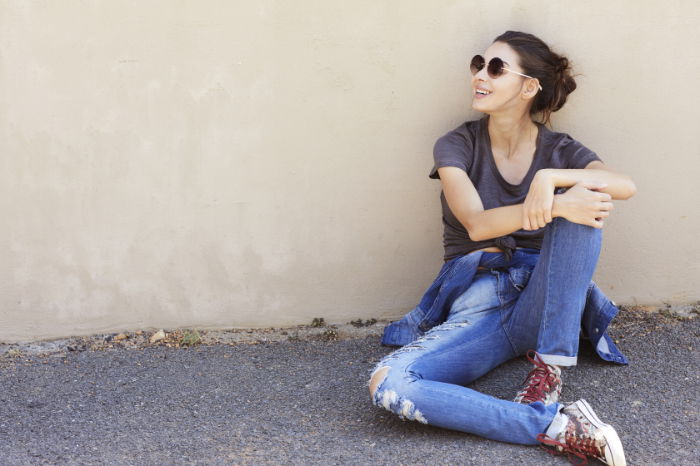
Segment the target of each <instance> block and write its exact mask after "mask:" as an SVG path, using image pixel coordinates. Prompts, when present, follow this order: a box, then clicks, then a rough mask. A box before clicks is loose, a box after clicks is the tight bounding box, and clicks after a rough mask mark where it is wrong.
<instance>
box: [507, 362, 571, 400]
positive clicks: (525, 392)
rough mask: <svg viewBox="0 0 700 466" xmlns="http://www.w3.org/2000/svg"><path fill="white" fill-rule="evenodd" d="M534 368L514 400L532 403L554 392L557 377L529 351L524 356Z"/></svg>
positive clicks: (558, 380)
mask: <svg viewBox="0 0 700 466" xmlns="http://www.w3.org/2000/svg"><path fill="white" fill-rule="evenodd" d="M525 356H526V357H527V359H528V361H530V362H531V363H532V364H534V366H535V367H534V368H533V369H532V370H531V371H530V373H529V374H528V375H527V377H526V378H525V382H524V384H523V385H524V386H523V388H522V389H521V390H520V391H519V392H518V394H517V397H516V399H518V400H521V402H525V403H534V402H535V401H542V400H544V399H545V398H547V395H548V394H549V393H551V392H552V391H555V390H556V387H557V385H558V384H559V383H560V379H559V376H558V375H557V374H556V372H554V371H553V370H552V368H551V367H550V366H549V365H547V364H546V363H545V362H544V361H543V360H542V358H541V357H540V355H539V354H537V352H535V351H533V350H530V351H528V352H527V354H526V355H525Z"/></svg>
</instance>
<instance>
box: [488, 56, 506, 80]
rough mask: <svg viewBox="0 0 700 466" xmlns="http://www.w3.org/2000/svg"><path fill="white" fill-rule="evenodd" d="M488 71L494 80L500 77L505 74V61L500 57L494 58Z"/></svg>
mask: <svg viewBox="0 0 700 466" xmlns="http://www.w3.org/2000/svg"><path fill="white" fill-rule="evenodd" d="M486 71H487V72H488V73H489V76H491V77H492V78H497V77H499V76H500V75H502V74H503V60H501V59H500V58H498V57H493V58H492V59H491V61H490V62H489V66H488V68H486Z"/></svg>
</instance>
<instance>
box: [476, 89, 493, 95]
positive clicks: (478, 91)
mask: <svg viewBox="0 0 700 466" xmlns="http://www.w3.org/2000/svg"><path fill="white" fill-rule="evenodd" d="M476 93H477V94H483V95H489V94H490V92H487V91H484V90H481V89H477V90H476Z"/></svg>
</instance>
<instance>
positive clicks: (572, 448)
mask: <svg viewBox="0 0 700 466" xmlns="http://www.w3.org/2000/svg"><path fill="white" fill-rule="evenodd" d="M537 440H538V441H539V442H540V443H542V448H544V450H545V451H547V452H548V453H550V454H552V455H564V454H566V457H567V459H568V460H569V462H570V463H571V464H575V465H577V466H583V465H585V464H588V457H589V456H590V457H593V458H597V459H601V458H604V457H605V456H604V454H603V453H602V451H601V447H600V445H598V442H597V441H596V439H595V438H593V437H591V436H590V435H581V434H575V433H572V432H571V431H570V430H568V429H567V431H566V433H565V434H564V442H560V441H558V440H556V439H553V438H551V437H549V436H547V434H539V435H538V436H537ZM545 445H546V446H551V447H555V449H554V450H552V449H550V448H546V447H545ZM574 458H578V461H576V460H574Z"/></svg>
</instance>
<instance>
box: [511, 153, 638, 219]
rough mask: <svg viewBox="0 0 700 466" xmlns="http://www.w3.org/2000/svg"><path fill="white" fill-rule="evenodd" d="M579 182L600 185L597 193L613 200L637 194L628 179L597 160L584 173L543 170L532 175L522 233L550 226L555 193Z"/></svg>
mask: <svg viewBox="0 0 700 466" xmlns="http://www.w3.org/2000/svg"><path fill="white" fill-rule="evenodd" d="M579 182H586V183H591V184H597V185H599V186H600V188H599V189H597V190H596V191H598V192H602V193H607V194H609V195H610V196H611V197H612V199H618V200H625V199H629V198H630V197H632V196H634V194H635V193H636V192H637V187H636V186H635V184H634V182H633V181H632V179H631V178H630V177H629V176H627V175H623V174H622V173H617V172H615V171H613V170H611V169H610V168H608V167H607V166H606V165H605V164H604V163H603V162H601V161H599V160H594V161H593V162H591V163H589V164H588V165H586V168H583V169H559V168H543V169H541V170H538V171H537V173H536V174H535V177H534V178H533V180H532V183H531V184H530V190H529V191H528V193H527V196H526V198H525V202H524V203H523V229H525V230H537V229H538V228H543V227H545V226H546V225H547V224H548V223H549V222H551V221H552V205H553V203H554V190H555V189H556V188H570V187H571V186H573V185H575V184H576V183H579Z"/></svg>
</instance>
